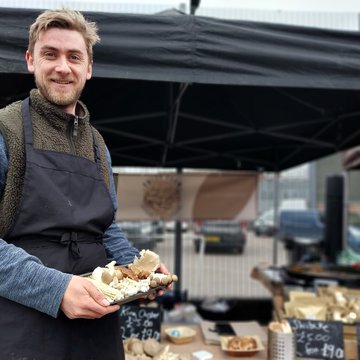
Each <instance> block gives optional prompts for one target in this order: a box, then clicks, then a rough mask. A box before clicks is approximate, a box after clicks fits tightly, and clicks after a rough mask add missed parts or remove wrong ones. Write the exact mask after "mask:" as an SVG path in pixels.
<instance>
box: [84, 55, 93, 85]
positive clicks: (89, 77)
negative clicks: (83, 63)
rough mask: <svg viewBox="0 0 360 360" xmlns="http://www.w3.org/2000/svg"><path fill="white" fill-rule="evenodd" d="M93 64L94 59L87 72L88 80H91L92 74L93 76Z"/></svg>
mask: <svg viewBox="0 0 360 360" xmlns="http://www.w3.org/2000/svg"><path fill="white" fill-rule="evenodd" d="M92 65H93V61H92V60H90V61H89V64H88V68H87V73H86V80H90V79H91V76H92Z"/></svg>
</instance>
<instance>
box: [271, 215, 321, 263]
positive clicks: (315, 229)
mask: <svg viewBox="0 0 360 360" xmlns="http://www.w3.org/2000/svg"><path fill="white" fill-rule="evenodd" d="M324 233H325V224H324V218H323V215H322V213H321V212H320V211H319V210H316V209H311V210H281V211H280V214H279V227H278V234H277V237H278V239H279V240H280V241H282V242H283V243H284V246H285V248H286V249H287V250H289V261H290V262H297V261H312V260H314V261H315V260H319V256H320V255H319V253H320V252H321V251H320V250H321V248H322V244H323V241H324Z"/></svg>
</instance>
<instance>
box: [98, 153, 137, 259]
mask: <svg viewBox="0 0 360 360" xmlns="http://www.w3.org/2000/svg"><path fill="white" fill-rule="evenodd" d="M106 159H107V161H108V164H109V166H108V168H109V178H110V196H111V199H112V201H113V204H114V208H115V210H116V209H117V206H118V204H117V196H116V190H115V184H114V177H113V172H112V167H111V158H110V153H109V151H108V149H106ZM103 243H104V246H105V250H106V254H107V257H108V260H109V261H112V260H115V261H116V262H117V264H119V265H127V264H130V263H132V262H133V261H134V258H135V256H136V257H139V256H140V255H139V250H137V249H136V248H135V247H134V246H132V245H131V244H130V243H129V240H128V239H127V237H126V235H125V234H124V232H123V231H122V230H121V228H120V227H119V226H118V225H117V224H116V222H115V219H114V220H113V222H112V224H111V225H110V226H109V227H108V229H107V230H106V232H105V234H104V237H103Z"/></svg>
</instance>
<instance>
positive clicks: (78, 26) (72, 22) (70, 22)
mask: <svg viewBox="0 0 360 360" xmlns="http://www.w3.org/2000/svg"><path fill="white" fill-rule="evenodd" d="M49 28H60V29H68V30H75V31H78V32H79V33H80V34H81V35H82V36H83V38H84V40H85V44H86V49H87V53H88V55H89V59H90V60H92V58H93V50H92V47H93V45H95V44H96V43H98V42H100V37H99V35H98V33H97V32H98V27H97V25H96V23H95V22H90V21H87V20H86V19H85V18H84V16H83V15H82V14H81V13H80V12H79V11H76V10H69V9H61V10H45V11H44V12H43V13H41V14H40V15H39V16H38V17H37V18H36V20H35V22H34V23H33V24H32V25H31V26H30V30H29V47H28V50H29V52H30V54H33V51H34V46H35V42H36V41H37V40H38V39H39V34H40V32H41V31H43V30H44V31H45V30H47V29H49Z"/></svg>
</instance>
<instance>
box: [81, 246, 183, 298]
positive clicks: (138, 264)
mask: <svg viewBox="0 0 360 360" xmlns="http://www.w3.org/2000/svg"><path fill="white" fill-rule="evenodd" d="M159 267H160V257H159V255H157V254H156V253H154V252H153V251H150V250H142V251H141V252H140V257H139V258H138V257H135V259H134V261H133V263H132V264H129V265H128V266H116V262H115V261H112V262H110V263H109V264H107V265H106V266H105V267H97V268H96V269H94V271H93V272H92V273H91V275H89V276H88V277H87V279H89V280H90V281H91V282H92V283H93V284H94V285H95V286H96V287H97V288H98V289H99V290H100V291H101V292H102V293H103V294H104V295H105V297H106V299H107V300H109V301H110V302H111V303H113V302H118V301H121V300H124V299H126V298H128V297H130V296H133V295H136V294H139V293H146V292H148V291H149V290H150V289H155V288H158V287H159V286H163V287H166V286H168V285H170V284H171V283H172V282H174V281H177V280H178V278H177V276H176V275H174V274H162V273H157V272H156V271H157V270H158V269H159Z"/></svg>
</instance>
